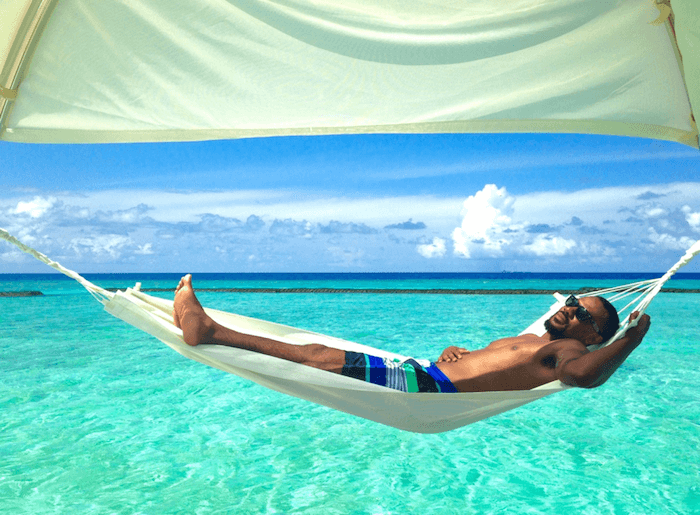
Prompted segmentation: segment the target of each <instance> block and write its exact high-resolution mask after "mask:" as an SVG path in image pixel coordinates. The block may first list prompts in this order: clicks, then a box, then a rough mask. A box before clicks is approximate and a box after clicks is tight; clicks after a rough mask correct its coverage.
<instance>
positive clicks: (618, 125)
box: [0, 120, 700, 149]
mask: <svg viewBox="0 0 700 515" xmlns="http://www.w3.org/2000/svg"><path fill="white" fill-rule="evenodd" d="M693 128H694V129H695V130H691V131H687V130H682V129H674V128H671V127H665V126H660V125H650V124H641V123H628V122H616V121H600V120H457V121H447V122H423V123H409V124H393V125H358V126H348V127H293V128H275V129H165V130H130V131H99V130H94V131H93V130H66V129H55V130H51V129H7V130H6V131H5V132H4V133H2V134H1V135H0V139H4V140H7V141H12V142H17V143H44V144H51V143H56V144H81V143H85V144H90V143H165V142H177V141H209V140H224V139H243V138H263V137H274V136H331V135H343V134H442V133H450V134H460V133H461V134H471V133H479V134H483V133H531V134H538V133H551V134H592V135H610V136H627V137H638V138H647V139H658V140H664V141H673V142H677V143H680V144H682V145H687V146H689V147H693V148H695V149H700V144H699V142H698V131H697V128H696V127H695V126H693Z"/></svg>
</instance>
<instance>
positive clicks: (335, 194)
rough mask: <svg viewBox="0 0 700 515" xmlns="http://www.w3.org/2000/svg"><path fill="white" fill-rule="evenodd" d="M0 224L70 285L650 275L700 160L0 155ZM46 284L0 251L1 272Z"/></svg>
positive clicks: (470, 143) (371, 142)
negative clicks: (259, 275) (152, 275)
mask: <svg viewBox="0 0 700 515" xmlns="http://www.w3.org/2000/svg"><path fill="white" fill-rule="evenodd" d="M0 227H3V228H5V229H7V230H8V231H10V232H11V233H12V234H14V235H15V236H17V237H18V238H20V239H21V240H23V241H24V242H25V243H27V244H28V245H31V246H34V247H35V248H37V249H38V250H40V251H42V252H44V253H46V254H47V255H49V256H50V257H52V258H53V259H56V260H58V261H60V262H61V263H62V264H64V265H65V266H67V267H69V268H73V269H76V270H78V271H80V272H82V273H87V272H147V271H151V272H159V271H162V272H184V271H192V272H292V271H296V272H392V271H396V272H420V271H456V272H479V271H501V270H510V271H553V272H562V271H644V272H647V271H648V272H658V271H660V272H663V271H665V270H666V268H668V266H670V265H672V264H673V263H674V262H675V261H676V260H677V259H678V257H679V256H680V255H681V254H682V253H683V251H684V250H685V249H686V248H687V247H689V246H690V244H692V242H694V241H695V240H697V239H699V238H700V152H698V151H697V150H694V149H692V148H689V147H685V146H683V145H679V144H676V143H670V142H663V141H656V140H646V139H638V138H623V137H607V136H583V135H532V134H520V135H512V134H482V135H470V134H466V135H460V134H457V135H367V136H332V137H326V136H322V137H283V138H264V139H244V140H232V141H213V142H196V143H173V144H124V145H26V144H13V143H8V142H0ZM45 271H48V269H47V268H46V267H45V265H42V264H40V263H36V262H34V261H33V260H32V258H29V257H28V256H24V255H23V254H21V253H19V252H18V251H15V250H14V249H13V247H10V246H9V245H6V244H0V272H6V273H16V272H45ZM685 271H700V266H699V265H698V264H697V263H694V264H691V265H690V266H689V267H688V268H686V269H685Z"/></svg>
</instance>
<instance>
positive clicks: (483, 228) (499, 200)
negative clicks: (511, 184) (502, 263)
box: [452, 184, 522, 258]
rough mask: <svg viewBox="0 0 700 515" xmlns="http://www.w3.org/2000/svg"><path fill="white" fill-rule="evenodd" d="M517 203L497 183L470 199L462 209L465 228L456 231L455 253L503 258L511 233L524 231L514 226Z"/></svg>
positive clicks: (461, 227)
mask: <svg viewBox="0 0 700 515" xmlns="http://www.w3.org/2000/svg"><path fill="white" fill-rule="evenodd" d="M514 202H515V197H512V196H511V195H509V194H508V192H507V191H506V189H505V188H500V189H499V188H498V187H497V186H496V185H495V184H487V185H486V186H484V188H483V189H482V190H481V191H478V192H477V193H476V194H474V195H472V196H470V197H468V198H467V200H465V201H464V205H463V207H462V216H463V218H462V225H461V226H460V227H457V228H456V229H455V230H454V231H452V240H453V241H454V252H455V254H457V255H462V256H464V257H467V258H468V257H471V256H472V255H473V254H474V253H482V254H486V255H489V256H498V255H501V254H502V252H503V248H504V247H505V246H506V245H508V244H509V243H510V241H511V237H510V236H509V233H511V232H513V231H518V230H520V229H522V226H518V225H513V224H512V223H511V222H512V220H511V216H512V215H513V203H514Z"/></svg>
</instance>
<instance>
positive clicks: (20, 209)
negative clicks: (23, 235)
mask: <svg viewBox="0 0 700 515" xmlns="http://www.w3.org/2000/svg"><path fill="white" fill-rule="evenodd" d="M56 201H57V199H56V198H55V197H49V198H43V197H34V199H33V200H30V201H29V202H18V203H17V207H16V208H15V209H14V211H13V212H14V214H16V215H23V214H27V215H29V216H31V217H32V218H39V217H41V216H43V214H44V213H46V212H47V211H48V210H49V209H51V208H52V207H53V206H54V204H56Z"/></svg>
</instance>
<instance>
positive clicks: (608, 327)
mask: <svg viewBox="0 0 700 515" xmlns="http://www.w3.org/2000/svg"><path fill="white" fill-rule="evenodd" d="M598 298H599V299H600V300H601V302H602V303H603V307H604V308H605V311H607V312H608V320H607V322H605V326H603V328H602V329H601V331H600V332H601V334H600V335H601V336H602V337H603V342H607V341H608V340H609V339H610V338H612V337H613V336H614V335H615V333H616V332H617V330H618V329H619V327H620V317H619V316H618V314H617V310H616V309H615V306H613V305H612V304H610V302H609V301H608V299H604V298H603V297H598Z"/></svg>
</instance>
